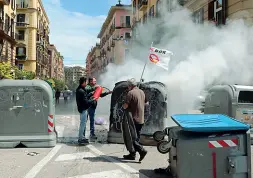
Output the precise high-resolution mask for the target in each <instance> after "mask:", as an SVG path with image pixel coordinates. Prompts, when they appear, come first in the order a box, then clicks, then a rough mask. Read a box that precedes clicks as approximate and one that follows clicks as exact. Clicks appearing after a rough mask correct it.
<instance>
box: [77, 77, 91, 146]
mask: <svg viewBox="0 0 253 178" xmlns="http://www.w3.org/2000/svg"><path fill="white" fill-rule="evenodd" d="M85 87H86V78H84V77H81V78H80V80H79V86H78V88H77V89H76V104H77V109H78V112H79V113H80V127H79V136H78V143H80V144H86V143H89V141H88V139H86V138H85V130H86V122H87V110H88V109H89V108H90V107H91V105H92V104H93V103H94V100H93V98H92V97H91V96H92V91H94V90H95V89H93V88H92V89H86V88H85Z"/></svg>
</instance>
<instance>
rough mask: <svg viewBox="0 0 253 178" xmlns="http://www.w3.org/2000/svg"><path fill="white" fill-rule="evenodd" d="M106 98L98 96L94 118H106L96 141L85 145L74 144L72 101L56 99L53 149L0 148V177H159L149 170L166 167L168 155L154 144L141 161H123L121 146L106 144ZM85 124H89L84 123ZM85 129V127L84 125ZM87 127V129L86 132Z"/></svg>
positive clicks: (76, 119) (75, 117) (75, 127)
mask: <svg viewBox="0 0 253 178" xmlns="http://www.w3.org/2000/svg"><path fill="white" fill-rule="evenodd" d="M108 111H109V104H108V98H107V99H106V98H105V99H104V98H103V99H101V101H100V104H99V106H98V109H97V114H96V117H104V118H105V119H107V125H103V126H96V134H97V136H98V140H97V141H96V142H93V143H90V144H89V145H88V146H78V145H77V144H76V141H77V131H78V125H79V115H78V113H77V111H76V105H75V101H74V100H73V99H72V100H70V101H69V102H68V104H64V102H63V100H60V104H59V105H57V106H56V114H57V115H56V123H57V126H56V130H57V132H58V137H59V139H58V144H57V146H56V147H54V148H39V149H34V148H14V149H2V150H1V151H0V158H1V159H0V177H1V178H65V177H66V178H74V177H75V178H119V177H121V178H132V177H133V178H134V177H140V178H149V177H150V178H163V177H164V176H161V175H156V174H154V171H153V169H155V168H159V167H166V166H167V158H168V155H162V154H160V153H159V152H158V151H157V149H156V147H146V149H147V150H148V155H147V156H146V158H145V159H144V160H143V161H142V163H138V162H137V161H124V160H122V159H121V158H122V155H123V154H127V151H126V150H125V148H124V145H121V144H107V143H106V138H107V130H108ZM87 126H89V123H87ZM87 128H89V127H87ZM88 133H89V130H87V135H88Z"/></svg>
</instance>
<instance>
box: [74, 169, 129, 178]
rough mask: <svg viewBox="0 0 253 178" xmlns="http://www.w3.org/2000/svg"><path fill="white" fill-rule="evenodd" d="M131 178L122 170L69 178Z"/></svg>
mask: <svg viewBox="0 0 253 178" xmlns="http://www.w3.org/2000/svg"><path fill="white" fill-rule="evenodd" d="M120 177H121V178H131V175H129V174H127V173H124V172H123V171H121V170H111V171H103V172H97V173H91V174H86V175H80V176H75V177H69V178H120Z"/></svg>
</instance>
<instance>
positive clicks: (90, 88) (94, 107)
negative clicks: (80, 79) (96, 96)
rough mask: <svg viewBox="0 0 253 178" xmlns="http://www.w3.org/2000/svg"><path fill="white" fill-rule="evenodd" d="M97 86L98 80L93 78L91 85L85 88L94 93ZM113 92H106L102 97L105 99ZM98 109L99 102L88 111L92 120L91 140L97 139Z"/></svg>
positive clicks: (95, 102)
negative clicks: (96, 116)
mask: <svg viewBox="0 0 253 178" xmlns="http://www.w3.org/2000/svg"><path fill="white" fill-rule="evenodd" d="M96 85H97V80H96V78H95V77H93V78H89V83H88V84H87V86H86V87H85V89H86V90H88V91H93V90H95V86H96ZM111 93H112V92H111V91H109V92H104V93H101V95H100V97H105V96H106V95H108V94H111ZM96 108H97V101H94V102H93V104H92V105H91V107H90V108H89V109H88V115H89V119H90V138H91V139H97V137H96V135H95V112H96Z"/></svg>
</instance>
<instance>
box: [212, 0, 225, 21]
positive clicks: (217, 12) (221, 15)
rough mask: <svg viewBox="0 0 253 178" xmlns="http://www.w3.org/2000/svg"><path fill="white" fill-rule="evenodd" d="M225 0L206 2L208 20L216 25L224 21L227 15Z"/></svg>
mask: <svg viewBox="0 0 253 178" xmlns="http://www.w3.org/2000/svg"><path fill="white" fill-rule="evenodd" d="M226 9H227V4H226V0H215V1H212V2H210V3H209V4H208V20H209V21H213V22H214V23H215V24H216V25H217V26H219V25H222V24H225V23H226V17H227V14H226V13H227V11H226Z"/></svg>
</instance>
